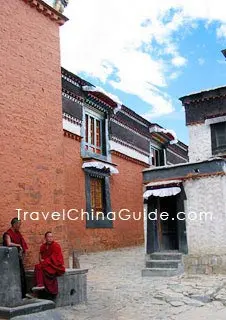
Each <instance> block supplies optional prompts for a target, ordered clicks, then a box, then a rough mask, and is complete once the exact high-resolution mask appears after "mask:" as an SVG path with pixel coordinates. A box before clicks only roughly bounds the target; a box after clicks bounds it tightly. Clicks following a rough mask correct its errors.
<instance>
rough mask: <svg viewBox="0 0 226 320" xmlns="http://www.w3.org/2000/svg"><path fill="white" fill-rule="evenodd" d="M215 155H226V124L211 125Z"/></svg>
mask: <svg viewBox="0 0 226 320" xmlns="http://www.w3.org/2000/svg"><path fill="white" fill-rule="evenodd" d="M211 140H212V153H213V155H221V154H226V122H219V123H214V124H211Z"/></svg>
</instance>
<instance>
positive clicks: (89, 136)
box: [85, 113, 105, 154]
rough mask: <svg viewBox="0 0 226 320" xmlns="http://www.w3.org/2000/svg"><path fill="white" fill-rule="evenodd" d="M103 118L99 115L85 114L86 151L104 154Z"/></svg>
mask: <svg viewBox="0 0 226 320" xmlns="http://www.w3.org/2000/svg"><path fill="white" fill-rule="evenodd" d="M104 136H105V132H104V119H103V118H101V116H98V115H93V114H91V113H86V115H85V148H86V150H87V151H90V152H93V153H97V154H104Z"/></svg>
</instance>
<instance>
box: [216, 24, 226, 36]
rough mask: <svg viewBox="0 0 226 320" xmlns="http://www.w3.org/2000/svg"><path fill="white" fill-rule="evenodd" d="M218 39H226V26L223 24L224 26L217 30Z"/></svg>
mask: <svg viewBox="0 0 226 320" xmlns="http://www.w3.org/2000/svg"><path fill="white" fill-rule="evenodd" d="M217 37H218V38H226V24H222V25H221V26H220V27H219V28H218V29H217Z"/></svg>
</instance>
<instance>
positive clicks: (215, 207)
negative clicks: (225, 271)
mask: <svg viewBox="0 0 226 320" xmlns="http://www.w3.org/2000/svg"><path fill="white" fill-rule="evenodd" d="M184 188H185V192H186V195H187V200H186V203H185V212H186V227H187V241H188V253H189V254H191V255H197V256H200V255H208V254H211V255H218V254H219V255H226V176H212V177H207V178H201V179H197V180H188V181H186V182H185V183H184ZM191 212H196V214H197V219H195V220H193V218H194V217H195V216H194V214H193V215H191V216H189V215H190V213H191ZM200 212H207V213H210V214H212V219H211V215H208V216H207V218H206V219H205V217H204V216H203V218H202V219H201V218H200Z"/></svg>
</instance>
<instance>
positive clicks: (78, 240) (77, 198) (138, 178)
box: [64, 136, 144, 252]
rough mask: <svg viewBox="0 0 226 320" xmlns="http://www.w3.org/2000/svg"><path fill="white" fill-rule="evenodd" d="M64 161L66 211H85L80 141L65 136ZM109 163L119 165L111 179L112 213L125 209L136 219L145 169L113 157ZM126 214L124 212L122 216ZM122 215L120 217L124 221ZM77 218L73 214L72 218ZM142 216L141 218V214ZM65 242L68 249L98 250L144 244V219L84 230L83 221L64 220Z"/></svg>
mask: <svg viewBox="0 0 226 320" xmlns="http://www.w3.org/2000/svg"><path fill="white" fill-rule="evenodd" d="M64 159H65V162H64V163H65V207H66V209H67V210H70V209H77V210H78V211H79V212H80V211H81V209H84V210H85V209H86V203H85V176H84V171H83V169H82V163H83V162H82V159H81V157H80V142H79V141H76V140H74V139H71V138H69V137H67V136H65V137H64ZM112 162H113V163H115V164H117V165H118V167H117V168H118V170H119V174H118V175H112V176H111V178H110V186H111V203H112V211H114V212H116V217H118V212H119V211H120V210H121V209H128V210H130V212H131V214H132V212H135V213H136V217H138V216H139V212H142V211H143V203H142V170H143V169H144V166H142V165H141V164H136V163H133V162H131V161H128V160H126V159H123V158H120V157H118V156H116V155H113V156H112ZM125 214H127V212H126V213H125ZM125 214H122V216H123V218H124V217H125ZM76 216H78V215H77V214H72V217H73V218H74V217H76ZM141 217H142V215H141ZM66 223H67V228H68V241H69V247H70V251H71V250H79V251H81V252H84V251H88V252H89V251H98V250H106V249H112V248H118V247H125V246H133V245H138V244H142V243H143V218H142V219H140V220H139V221H135V220H133V219H130V220H128V221H123V220H121V219H119V218H117V220H116V221H114V227H113V228H112V229H99V228H98V229H90V228H86V224H85V220H83V221H81V220H80V219H79V220H77V221H69V220H67V222H66Z"/></svg>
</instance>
